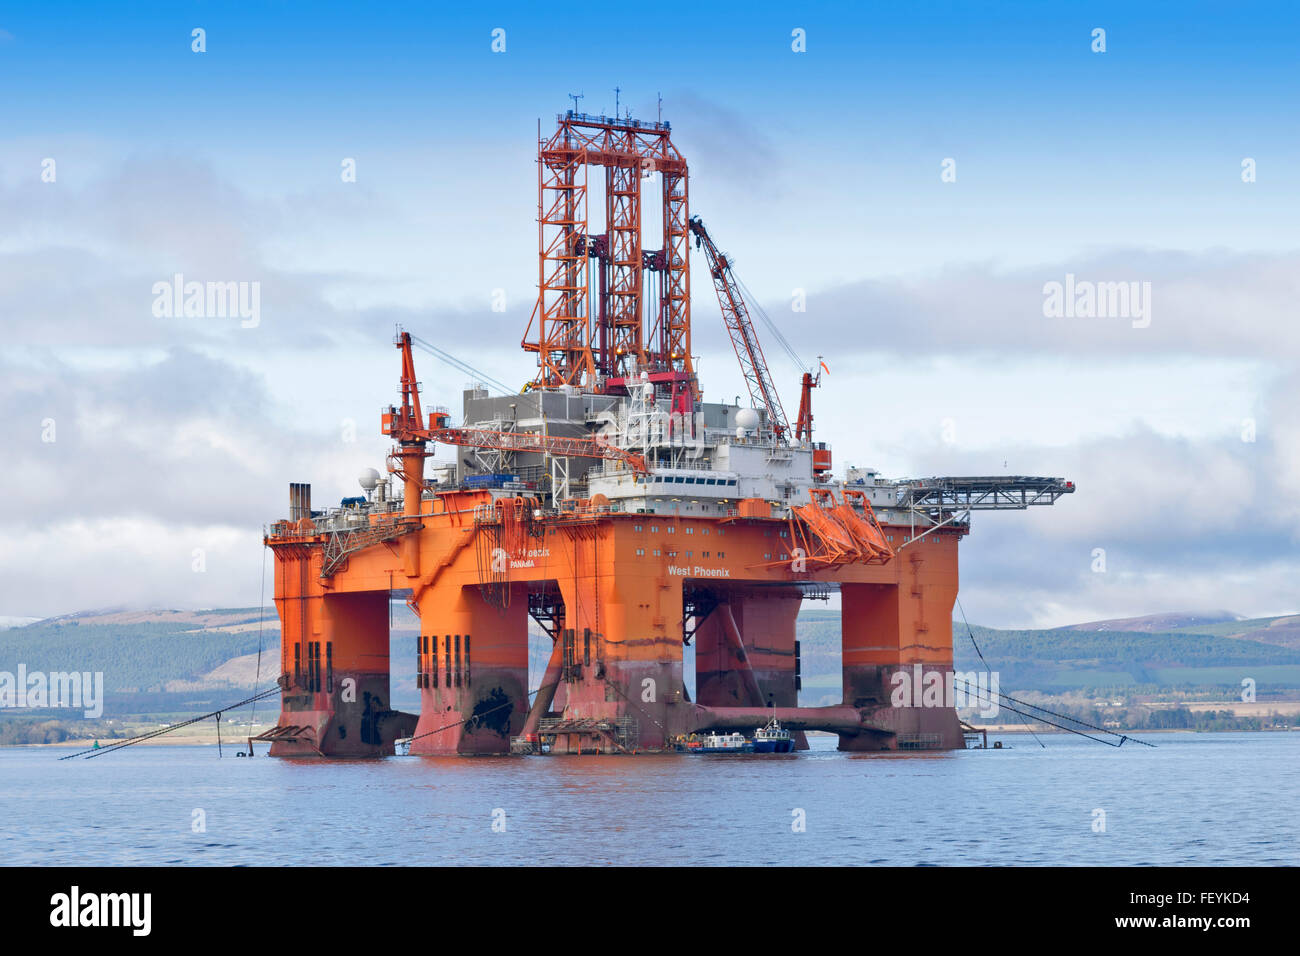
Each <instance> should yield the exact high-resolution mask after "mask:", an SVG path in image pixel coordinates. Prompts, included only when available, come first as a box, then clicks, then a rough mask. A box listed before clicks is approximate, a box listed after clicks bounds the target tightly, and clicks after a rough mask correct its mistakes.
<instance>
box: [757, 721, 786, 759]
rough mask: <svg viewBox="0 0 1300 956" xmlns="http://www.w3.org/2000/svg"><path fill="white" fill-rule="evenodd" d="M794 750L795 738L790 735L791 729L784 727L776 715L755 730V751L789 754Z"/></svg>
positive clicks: (758, 752)
mask: <svg viewBox="0 0 1300 956" xmlns="http://www.w3.org/2000/svg"><path fill="white" fill-rule="evenodd" d="M793 752H794V738H793V737H792V736H790V731H788V730H786V729H785V728H784V727H782V726H781V724H780V722H779V721H778V720H777V719H776V718H775V717H773V718H772V719H771V720H769V721H768V722H767V723H766V724H765V725H764V726H762V727H759V728H758V729H757V730H755V731H754V753H756V754H788V753H793Z"/></svg>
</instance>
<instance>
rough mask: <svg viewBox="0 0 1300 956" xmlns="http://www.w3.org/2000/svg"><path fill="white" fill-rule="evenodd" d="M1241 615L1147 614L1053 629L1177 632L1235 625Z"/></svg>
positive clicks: (1229, 612)
mask: <svg viewBox="0 0 1300 956" xmlns="http://www.w3.org/2000/svg"><path fill="white" fill-rule="evenodd" d="M1240 620H1241V615H1239V614H1233V613H1232V612H1231V611H1210V612H1208V613H1204V614H1147V615H1145V616H1143V617H1117V618H1112V619H1111V620H1108V621H1089V622H1088V623H1086V624H1067V625H1065V626H1064V627H1057V628H1053V630H1056V631H1128V632H1130V633H1134V632H1139V631H1162V632H1163V631H1178V630H1184V629H1186V628H1189V627H1196V628H1200V627H1204V626H1205V625H1207V624H1226V623H1229V622H1232V623H1235V622H1237V621H1240Z"/></svg>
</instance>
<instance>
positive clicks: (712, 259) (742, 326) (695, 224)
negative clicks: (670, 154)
mask: <svg viewBox="0 0 1300 956" xmlns="http://www.w3.org/2000/svg"><path fill="white" fill-rule="evenodd" d="M690 222H691V232H692V233H694V234H695V245H696V248H699V249H703V250H704V255H705V256H706V257H707V258H708V260H709V274H710V275H712V276H713V288H714V290H715V291H716V292H717V293H718V305H719V307H720V308H721V309H722V320H723V322H725V323H726V325H727V331H728V332H729V333H730V334H731V344H732V346H733V347H734V348H735V350H736V358H737V359H739V360H740V371H741V374H742V375H743V376H744V377H745V385H746V386H747V387H748V388H749V399H750V401H751V402H753V404H754V405H756V406H762V407H763V408H765V409H767V419H768V422H769V423H770V424H771V426H772V432H773V433H774V434H775V436H776V439H777V441H780V442H789V440H790V423H789V420H788V419H786V417H785V409H784V408H783V407H782V405H781V396H780V395H779V394H778V393H777V391H776V387H775V386H774V385H773V384H772V377H771V375H770V374H768V371H767V359H765V358H764V357H763V347H762V346H761V345H759V343H758V335H757V334H756V333H755V331H754V323H753V322H751V321H750V320H749V309H748V308H747V307H746V306H745V299H744V297H743V296H742V295H741V294H740V284H739V283H738V282H737V281H736V278H735V276H733V275H732V273H731V263H730V262H729V261H727V257H726V256H724V255H723V254H722V253H720V252H719V251H718V247H717V246H716V245H714V243H713V239H712V238H710V237H709V233H708V230H706V229H705V228H704V223H703V222H702V221H701V220H700V217H699V216H692V217H691V221H690Z"/></svg>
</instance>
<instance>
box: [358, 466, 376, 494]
mask: <svg viewBox="0 0 1300 956" xmlns="http://www.w3.org/2000/svg"><path fill="white" fill-rule="evenodd" d="M357 481H358V483H360V485H361V487H362V488H363V489H364V490H366V491H374V490H375V487H376V486H377V485H378V484H379V472H377V471H375V469H373V468H366V469H364V470H363V471H362V472H361V474H360V475H359V476H358V477H357Z"/></svg>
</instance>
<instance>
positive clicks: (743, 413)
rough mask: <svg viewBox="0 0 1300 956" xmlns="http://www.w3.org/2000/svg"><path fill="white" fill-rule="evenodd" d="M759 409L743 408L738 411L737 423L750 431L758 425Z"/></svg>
mask: <svg viewBox="0 0 1300 956" xmlns="http://www.w3.org/2000/svg"><path fill="white" fill-rule="evenodd" d="M758 421H759V418H758V411H757V410H756V409H753V408H742V409H741V410H740V411H738V412H736V424H737V425H739V426H740V427H741V428H744V429H746V430H748V431H753V430H754V429H755V428H757V427H758Z"/></svg>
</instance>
